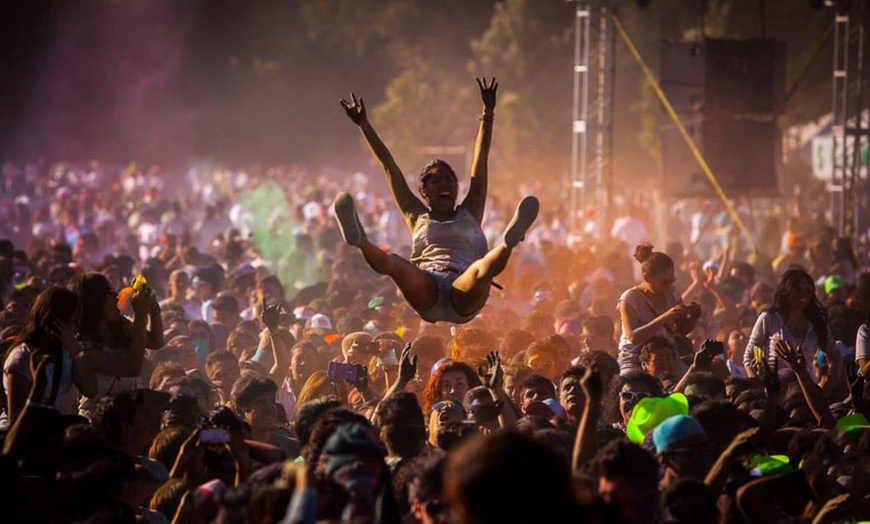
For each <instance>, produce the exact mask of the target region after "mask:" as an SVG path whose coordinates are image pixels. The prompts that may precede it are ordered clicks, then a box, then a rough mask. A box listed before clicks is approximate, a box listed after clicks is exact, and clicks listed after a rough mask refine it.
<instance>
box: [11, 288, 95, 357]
mask: <svg viewBox="0 0 870 524" xmlns="http://www.w3.org/2000/svg"><path fill="white" fill-rule="evenodd" d="M81 312H82V308H81V300H80V299H79V296H78V295H76V294H75V293H73V292H72V291H70V290H68V289H65V288H62V287H60V286H50V287H48V288H46V289H45V290H44V291H43V292H42V293H40V294H39V296H37V297H36V300H35V301H34V302H33V306H31V308H30V319H29V321H28V323H27V328H26V329H25V330H24V333H23V334H22V335H21V337H20V340H21V341H22V342H31V343H34V344H35V345H37V346H41V349H47V348H46V347H45V346H47V345H51V344H52V343H56V344H59V343H60V341H59V340H56V339H55V337H54V336H53V335H51V334H52V333H55V332H56V331H57V327H56V326H55V324H56V323H60V324H63V325H64V326H66V327H67V328H69V329H70V330H72V331H75V329H76V326H77V324H78V322H79V317H80V316H81ZM50 341H52V342H50Z"/></svg>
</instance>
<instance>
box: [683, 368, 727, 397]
mask: <svg viewBox="0 0 870 524" xmlns="http://www.w3.org/2000/svg"><path fill="white" fill-rule="evenodd" d="M689 386H691V387H692V388H693V389H695V390H696V391H695V393H693V394H694V395H695V396H696V397H697V396H699V395H698V393H701V395H700V397H701V398H703V399H704V400H711V399H724V398H726V395H725V381H724V380H722V379H721V378H719V377H717V376H716V375H714V374H712V373H709V372H693V373H691V374H690V375H689V376H688V377H686V382H685V385H684V387H683V391H686V390H688V389H689Z"/></svg>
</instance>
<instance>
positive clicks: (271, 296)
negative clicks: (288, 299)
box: [257, 275, 286, 305]
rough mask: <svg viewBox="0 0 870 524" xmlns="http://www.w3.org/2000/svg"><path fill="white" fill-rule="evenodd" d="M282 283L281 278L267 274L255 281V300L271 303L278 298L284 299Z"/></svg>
mask: <svg viewBox="0 0 870 524" xmlns="http://www.w3.org/2000/svg"><path fill="white" fill-rule="evenodd" d="M285 293H286V291H285V290H284V285H283V284H281V280H280V279H279V278H278V277H276V276H275V275H269V276H267V277H265V278H263V279H261V280H260V281H259V282H257V301H258V302H260V301H262V300H265V301H266V303H267V304H269V305H272V304H274V303H276V302H278V301H279V300H284V295H285Z"/></svg>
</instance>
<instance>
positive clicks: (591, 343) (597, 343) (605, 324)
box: [581, 315, 613, 353]
mask: <svg viewBox="0 0 870 524" xmlns="http://www.w3.org/2000/svg"><path fill="white" fill-rule="evenodd" d="M581 335H582V337H583V342H584V345H585V346H586V351H605V352H607V353H610V352H612V351H613V320H612V319H611V318H610V317H608V316H605V315H598V316H592V317H589V318H587V319H585V320H584V321H583V323H582V327H581Z"/></svg>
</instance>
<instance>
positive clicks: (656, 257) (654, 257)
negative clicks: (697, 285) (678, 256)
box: [634, 244, 676, 294]
mask: <svg viewBox="0 0 870 524" xmlns="http://www.w3.org/2000/svg"><path fill="white" fill-rule="evenodd" d="M634 258H635V260H637V261H638V262H640V269H641V274H642V275H643V281H644V282H645V283H646V284H647V285H648V286H649V287H650V289H651V290H652V292H653V293H656V294H659V293H667V292H669V291H670V290H671V287H673V285H674V282H675V281H676V278H674V261H673V260H671V257H669V256H668V255H666V254H664V253H661V252H659V251H653V246H652V244H639V245H638V246H637V247H636V248H635V250H634Z"/></svg>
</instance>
